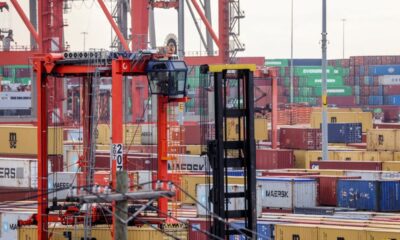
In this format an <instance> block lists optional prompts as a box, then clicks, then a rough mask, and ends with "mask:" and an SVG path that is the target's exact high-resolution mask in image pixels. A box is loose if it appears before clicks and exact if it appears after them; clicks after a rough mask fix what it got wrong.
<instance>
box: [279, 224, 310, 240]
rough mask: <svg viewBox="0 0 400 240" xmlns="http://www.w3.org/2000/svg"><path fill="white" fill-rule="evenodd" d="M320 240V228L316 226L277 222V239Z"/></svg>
mask: <svg viewBox="0 0 400 240" xmlns="http://www.w3.org/2000/svg"><path fill="white" fill-rule="evenodd" d="M291 239H296V240H318V228H317V227H316V226H310V225H301V224H277V225H275V240H291Z"/></svg>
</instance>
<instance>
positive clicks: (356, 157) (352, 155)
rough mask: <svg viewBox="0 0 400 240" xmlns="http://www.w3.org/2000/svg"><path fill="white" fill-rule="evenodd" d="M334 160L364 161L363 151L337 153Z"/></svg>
mask: <svg viewBox="0 0 400 240" xmlns="http://www.w3.org/2000/svg"><path fill="white" fill-rule="evenodd" d="M332 159H334V160H341V161H363V160H364V159H363V152H361V151H335V152H334V154H333V158H332Z"/></svg>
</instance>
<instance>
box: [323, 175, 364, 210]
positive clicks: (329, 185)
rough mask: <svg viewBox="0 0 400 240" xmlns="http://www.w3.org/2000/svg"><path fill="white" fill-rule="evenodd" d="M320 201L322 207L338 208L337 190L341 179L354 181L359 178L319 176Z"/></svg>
mask: <svg viewBox="0 0 400 240" xmlns="http://www.w3.org/2000/svg"><path fill="white" fill-rule="evenodd" d="M317 178H318V183H319V184H318V196H319V197H318V200H319V204H320V205H321V206H336V204H337V199H336V188H337V183H338V180H339V179H354V178H359V177H347V176H346V177H344V176H337V177H336V176H317Z"/></svg>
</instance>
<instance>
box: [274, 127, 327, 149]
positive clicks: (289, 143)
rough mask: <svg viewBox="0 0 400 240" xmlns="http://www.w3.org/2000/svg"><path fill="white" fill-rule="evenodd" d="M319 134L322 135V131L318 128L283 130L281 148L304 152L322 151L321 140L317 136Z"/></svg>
mask: <svg viewBox="0 0 400 240" xmlns="http://www.w3.org/2000/svg"><path fill="white" fill-rule="evenodd" d="M318 133H321V130H320V129H317V128H281V129H280V134H279V143H280V147H281V148H288V149H304V150H318V149H321V148H320V147H321V138H320V137H318V136H317V135H318ZM318 140H319V141H318Z"/></svg>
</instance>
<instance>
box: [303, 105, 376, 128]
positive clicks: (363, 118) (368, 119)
mask: <svg viewBox="0 0 400 240" xmlns="http://www.w3.org/2000/svg"><path fill="white" fill-rule="evenodd" d="M341 111H343V110H341ZM310 119H311V122H310V124H311V127H312V128H319V127H320V125H321V122H322V113H321V112H320V111H318V110H317V111H315V110H314V111H313V112H312V114H311V118H310ZM328 122H330V123H361V124H362V131H363V132H367V131H368V130H370V129H372V127H373V123H372V113H370V112H333V111H329V112H328Z"/></svg>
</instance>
